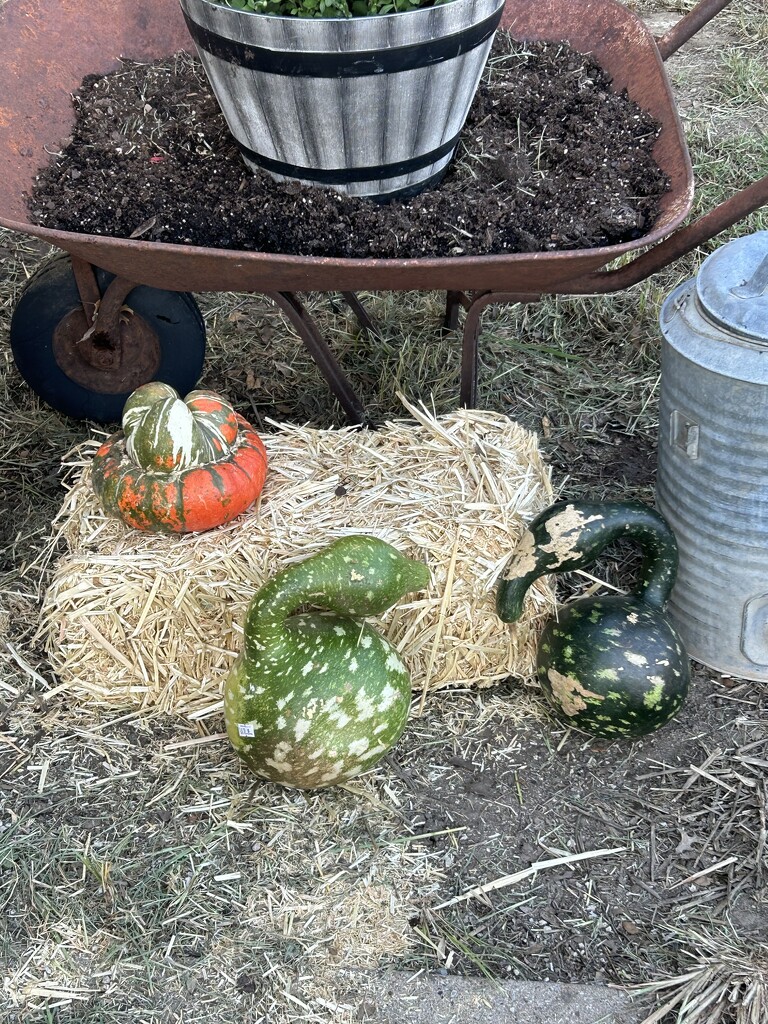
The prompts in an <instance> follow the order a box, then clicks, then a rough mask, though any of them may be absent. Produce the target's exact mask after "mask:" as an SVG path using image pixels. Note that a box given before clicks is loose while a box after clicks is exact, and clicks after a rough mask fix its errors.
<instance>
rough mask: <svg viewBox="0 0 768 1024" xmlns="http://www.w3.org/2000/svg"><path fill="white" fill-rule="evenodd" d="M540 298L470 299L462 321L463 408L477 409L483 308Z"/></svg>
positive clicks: (499, 295)
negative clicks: (478, 361)
mask: <svg viewBox="0 0 768 1024" xmlns="http://www.w3.org/2000/svg"><path fill="white" fill-rule="evenodd" d="M457 294H461V293H460V292H459V293H457ZM449 295H450V293H449ZM540 298H541V296H540V295H532V294H523V295H516V294H514V293H509V292H480V293H478V294H475V295H474V296H473V297H472V299H471V301H470V302H469V305H468V307H467V316H466V319H465V320H464V335H463V339H462V344H461V383H460V389H459V401H460V404H461V406H462V407H463V408H465V409H475V408H477V355H478V345H477V342H478V338H479V336H480V322H481V319H482V315H483V310H484V309H485V307H486V306H489V305H491V304H499V305H504V304H507V303H513V302H538V301H539V299H540ZM446 320H447V315H446Z"/></svg>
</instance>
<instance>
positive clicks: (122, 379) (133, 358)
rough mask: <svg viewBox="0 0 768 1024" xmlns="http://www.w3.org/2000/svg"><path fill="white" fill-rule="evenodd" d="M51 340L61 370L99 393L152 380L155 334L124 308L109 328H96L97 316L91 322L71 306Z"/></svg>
mask: <svg viewBox="0 0 768 1024" xmlns="http://www.w3.org/2000/svg"><path fill="white" fill-rule="evenodd" d="M115 334H117V335H118V338H117V340H115V337H114V335H115ZM52 344H53V356H54V359H55V360H56V362H57V364H58V365H59V367H60V368H61V370H62V371H63V372H64V373H65V374H66V375H67V376H68V377H69V378H70V379H71V380H73V381H75V382H76V383H78V384H80V385H82V386H83V387H85V388H88V390H89V391H95V392H97V393H99V394H103V395H104V394H123V393H125V392H130V391H134V390H135V389H136V388H137V387H139V386H140V385H141V384H146V383H147V381H150V380H152V379H153V378H154V376H155V374H156V373H157V370H158V367H159V366H160V343H159V341H158V338H157V335H156V334H155V332H154V331H153V330H152V328H151V327H150V326H149V324H148V323H147V322H146V320H144V319H143V318H142V317H141V316H139V315H138V313H134V312H133V310H130V309H127V308H125V309H124V310H123V312H122V313H121V315H120V318H119V323H118V325H117V327H116V328H113V329H112V330H111V331H110V332H106V331H104V330H100V329H99V323H98V317H97V319H96V321H95V322H94V324H93V325H91V324H89V322H88V319H87V317H86V315H85V312H84V310H83V309H82V308H79V309H73V310H72V311H71V312H70V313H67V314H66V316H64V317H63V319H62V320H60V321H59V323H58V324H57V326H56V328H55V330H54V332H53V339H52Z"/></svg>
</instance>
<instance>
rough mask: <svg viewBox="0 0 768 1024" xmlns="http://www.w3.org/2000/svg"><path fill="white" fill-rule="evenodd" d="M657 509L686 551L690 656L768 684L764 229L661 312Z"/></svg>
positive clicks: (681, 587)
mask: <svg viewBox="0 0 768 1024" xmlns="http://www.w3.org/2000/svg"><path fill="white" fill-rule="evenodd" d="M661 331H662V334H663V342H662V357H661V368H662V372H661V396H660V409H659V449H658V476H657V485H656V501H657V505H658V508H659V511H660V512H661V513H662V514H663V515H664V516H665V518H666V519H667V520H668V522H669V524H670V526H671V527H672V529H673V530H674V531H675V534H676V536H677V541H678V545H679V549H680V568H679V571H678V576H677V582H676V584H675V587H674V589H673V591H672V595H671V597H670V601H669V605H668V614H669V617H670V619H671V620H672V622H673V623H674V625H675V627H676V628H677V630H678V632H679V633H680V635H681V637H682V639H683V641H684V642H685V645H686V647H687V648H688V653H689V654H690V655H691V657H692V658H695V659H696V660H697V661H700V662H702V663H703V664H704V665H707V666H709V667H710V668H715V669H718V670H720V671H722V672H725V673H728V674H730V675H736V676H741V677H743V678H746V679H757V680H768V231H758V232H756V233H754V234H752V235H747V236H745V237H742V238H737V239H735V240H734V241H731V242H728V243H727V244H726V245H724V246H722V247H721V248H720V249H718V250H717V251H716V252H714V253H713V254H712V255H711V256H709V257H708V258H707V259H706V260H705V261H704V263H703V264H702V266H701V269H700V271H699V273H698V275H697V277H696V278H694V279H692V280H690V281H687V282H685V283H684V284H682V285H680V286H679V287H678V288H676V289H675V290H674V291H673V292H672V293H671V294H670V295H669V297H668V298H667V299H666V301H665V302H664V304H663V306H662V310H661Z"/></svg>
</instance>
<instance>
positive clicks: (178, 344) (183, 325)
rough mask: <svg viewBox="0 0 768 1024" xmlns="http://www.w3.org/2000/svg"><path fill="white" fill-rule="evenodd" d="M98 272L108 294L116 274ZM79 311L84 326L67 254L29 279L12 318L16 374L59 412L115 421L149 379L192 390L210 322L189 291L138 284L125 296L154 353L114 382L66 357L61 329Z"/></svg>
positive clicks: (131, 315)
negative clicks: (206, 328)
mask: <svg viewBox="0 0 768 1024" xmlns="http://www.w3.org/2000/svg"><path fill="white" fill-rule="evenodd" d="M94 274H95V277H96V282H97V284H98V286H99V291H100V292H101V294H102V295H103V294H104V292H105V290H106V288H107V286H108V285H109V283H110V282H111V281H112V280H113V275H112V274H108V273H107V272H106V271H104V270H100V269H99V268H97V267H94ZM80 315H82V318H83V326H86V325H85V320H84V313H83V305H82V302H81V299H80V294H79V292H78V288H77V283H76V281H75V275H74V271H73V269H72V261H71V260H70V258H69V256H68V255H67V254H66V253H62V254H60V255H57V256H54V257H53V258H52V259H50V260H48V261H47V262H46V263H44V264H43V265H42V266H41V267H40V268H39V269H38V270H37V272H36V273H35V274H33V276H32V277H31V278H30V279H29V281H28V282H27V283H26V285H25V286H24V289H23V291H22V293H21V297H20V298H19V301H18V303H17V305H16V308H15V310H14V312H13V316H12V318H11V332H10V334H11V349H12V351H13V358H14V360H15V362H16V366H17V367H18V370H19V373H20V374H21V375H22V377H23V378H24V380H25V381H26V382H27V384H28V385H29V386H30V388H32V390H33V391H34V392H35V393H36V394H37V395H39V396H40V398H42V399H43V401H44V402H46V403H47V404H48V405H50V406H52V407H53V408H54V409H57V410H58V411H59V412H62V413H64V414H65V415H67V416H72V417H74V418H75V419H88V420H94V421H96V422H97V423H117V422H119V420H120V418H121V415H122V410H123V406H124V405H125V401H126V399H127V398H128V396H129V395H130V394H131V392H132V391H133V390H134V389H135V388H137V387H139V385H140V384H146V383H147V382H148V381H149V380H161V381H163V382H164V383H166V384H170V385H171V386H172V387H174V388H176V390H177V391H178V392H179V394H181V395H185V394H187V392H189V391H192V390H193V389H194V387H195V385H196V384H197V381H198V379H199V377H200V373H201V371H202V367H203V360H204V358H205V324H204V323H203V318H202V316H201V314H200V310H199V309H198V307H197V303H196V302H195V300H194V299H193V298H192V296H191V295H190V294H188V293H187V292H171V291H165V290H161V289H159V288H150V287H148V286H146V285H137V286H136V287H135V288H134V289H133V290H132V291H131V292H130V293H129V294H128V296H127V297H126V299H125V319H126V322H128V321H131V322H132V328H131V330H132V331H133V333H134V334H135V331H136V328H137V325H139V327H140V329H141V332H142V333H141V336H142V338H144V339H149V342H146V341H145V343H144V345H143V348H144V349H146V348H147V345H148V344H151V352H150V356H149V357H148V358H146V359H144V361H143V362H142V363H141V365H138V366H136V367H134V368H133V370H132V371H130V372H128V373H127V374H123V375H121V376H120V378H119V379H120V384H118V385H117V386H116V384H115V381H116V379H117V378H116V375H115V373H114V372H113V373H110V372H108V371H106V370H105V371H104V373H103V374H101V373H100V372H99V370H98V368H96V369H95V370H94V368H93V366H88V367H87V368H86V369H87V372H85V370H82V371H81V370H80V368H79V367H78V365H77V362H76V360H74V361H73V359H72V358H71V357H68V358H65V357H64V356H66V354H67V353H66V351H65V350H64V349H62V345H61V343H60V339H61V336H62V327H63V326H64V325H66V324H68V323H77V322H78V320H77V318H78V317H79V316H80ZM121 331H122V327H121ZM65 333H66V332H65ZM69 333H70V334H71V333H72V332H71V331H70V332H69ZM75 333H77V331H76V332H75ZM121 337H122V334H121ZM65 348H66V346H65ZM69 348H70V349H71V348H72V346H71V344H70V346H69ZM63 352H64V355H63V354H62V353H63ZM129 370H130V368H129ZM126 380H127V382H128V384H127V386H126Z"/></svg>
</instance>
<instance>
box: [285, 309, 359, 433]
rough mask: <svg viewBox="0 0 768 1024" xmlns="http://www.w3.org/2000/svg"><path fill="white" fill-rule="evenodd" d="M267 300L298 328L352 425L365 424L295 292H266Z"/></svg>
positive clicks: (332, 358)
mask: <svg viewBox="0 0 768 1024" xmlns="http://www.w3.org/2000/svg"><path fill="white" fill-rule="evenodd" d="M266 296H267V298H268V299H271V300H272V302H274V303H275V305H276V306H278V307H279V308H280V309H281V310H282V311H283V313H285V315H286V317H287V318H288V319H289V320H290V322H291V323H292V324H293V326H294V327H295V328H296V330H297V332H298V334H299V337H300V338H301V340H302V341H303V342H304V345H305V346H306V348H307V351H308V352H309V354H310V355H311V356H312V358H313V359H314V361H315V363H316V364H317V368H318V369H319V370H320V372H321V373H322V375H323V377H325V380H326V382H327V383H328V387H329V388H330V389H331V391H332V392H333V394H334V395H335V396H336V398H337V399H338V401H339V405H340V406H341V407H342V409H343V410H344V412H345V413H346V415H347V417H348V418H349V420H350V421H351V422H352V423H359V424H362V423H365V422H366V415H365V409H364V408H363V405H362V403H361V402H360V400H359V399H358V397H357V395H356V394H355V392H354V391H353V390H352V387H351V385H350V383H349V381H348V380H347V378H346V376H345V375H344V372H343V371H342V369H341V367H340V366H339V364H338V362H337V361H336V358H335V357H334V355H333V352H331V349H330V347H329V345H328V342H327V341H326V340H325V338H324V337H323V336H322V334H321V333H320V331H319V330H318V327H317V324H316V323H315V322H314V320H313V319H312V317H311V316H310V315H309V314H308V313H307V311H306V309H305V308H304V306H303V305H302V303H301V301H300V300H299V298H298V297H297V295H296V294H295V293H294V292H267V293H266Z"/></svg>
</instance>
